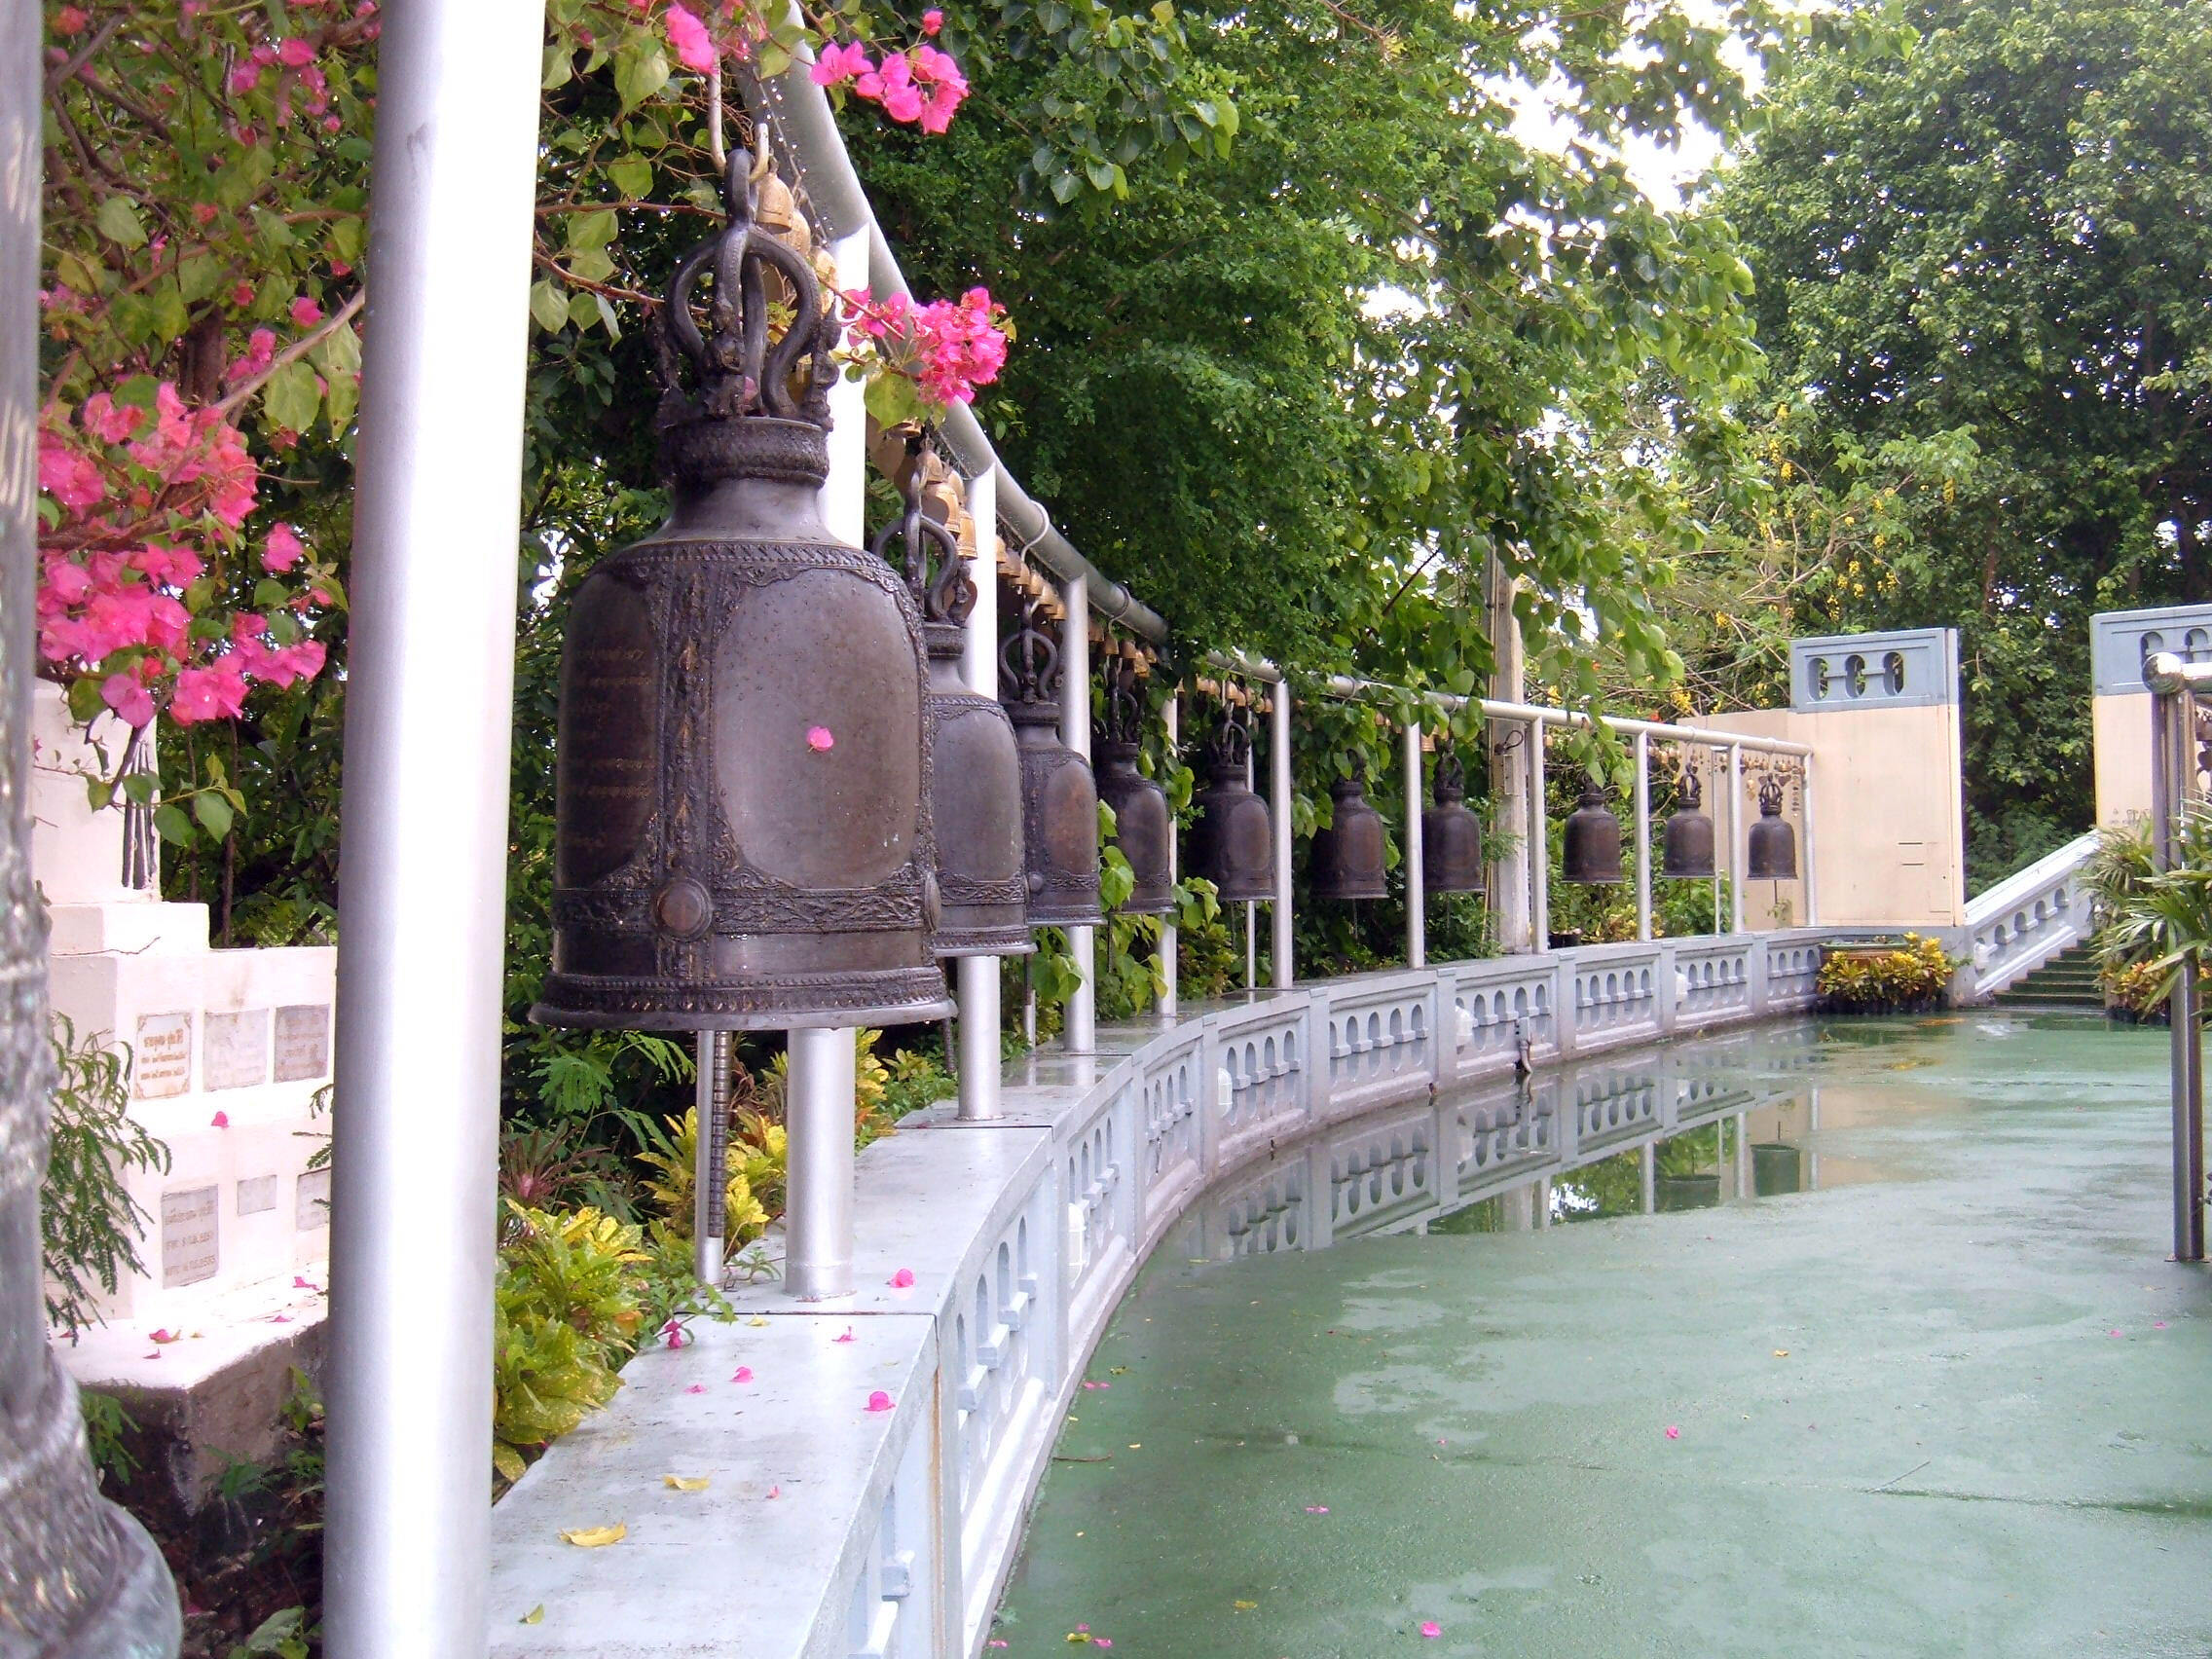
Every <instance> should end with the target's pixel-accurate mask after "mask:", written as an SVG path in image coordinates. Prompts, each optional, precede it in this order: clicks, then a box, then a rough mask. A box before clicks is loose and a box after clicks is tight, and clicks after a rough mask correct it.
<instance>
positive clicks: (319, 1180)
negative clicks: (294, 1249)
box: [293, 1169, 330, 1233]
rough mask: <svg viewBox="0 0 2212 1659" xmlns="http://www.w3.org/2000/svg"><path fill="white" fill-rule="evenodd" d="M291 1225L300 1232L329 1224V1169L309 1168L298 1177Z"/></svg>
mask: <svg viewBox="0 0 2212 1659" xmlns="http://www.w3.org/2000/svg"><path fill="white" fill-rule="evenodd" d="M295 1203H296V1206H297V1207H296V1210H295V1213H294V1215H293V1227H294V1229H295V1231H297V1232H300V1233H309V1232H313V1230H314V1229H315V1228H318V1227H328V1226H329V1225H330V1171H329V1170H327V1169H311V1170H309V1171H308V1172H307V1173H306V1174H305V1175H302V1176H301V1177H300V1185H299V1190H298V1193H297V1195H296V1198H295Z"/></svg>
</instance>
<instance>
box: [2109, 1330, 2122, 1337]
mask: <svg viewBox="0 0 2212 1659" xmlns="http://www.w3.org/2000/svg"><path fill="white" fill-rule="evenodd" d="M2110 1334H2111V1335H2113V1336H2116V1337H2117V1336H2119V1335H2120V1333H2119V1332H2118V1331H2114V1332H2112V1333H2110Z"/></svg>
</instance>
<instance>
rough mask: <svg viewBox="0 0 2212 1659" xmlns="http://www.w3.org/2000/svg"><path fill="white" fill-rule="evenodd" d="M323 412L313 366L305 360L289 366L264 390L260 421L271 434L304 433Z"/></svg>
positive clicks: (272, 379) (280, 370) (276, 375)
mask: <svg viewBox="0 0 2212 1659" xmlns="http://www.w3.org/2000/svg"><path fill="white" fill-rule="evenodd" d="M321 408H322V392H321V391H320V390H319V389H318V388H317V387H316V386H315V384H314V365H313V364H312V363H310V362H308V361H307V359H305V358H304V357H303V358H299V359H296V360H295V361H292V362H289V363H286V364H285V365H284V366H283V367H282V368H280V369H278V370H277V371H276V373H275V374H274V375H271V376H270V377H269V384H268V385H267V386H265V387H262V388H261V417H262V420H263V421H265V422H266V423H267V424H268V425H269V428H270V430H272V431H279V432H305V431H306V430H307V429H308V428H309V427H310V426H312V425H313V424H314V418H315V416H316V414H317V413H319V412H320V410H321Z"/></svg>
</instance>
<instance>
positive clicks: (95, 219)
mask: <svg viewBox="0 0 2212 1659" xmlns="http://www.w3.org/2000/svg"><path fill="white" fill-rule="evenodd" d="M92 223H93V224H95V225H97V226H98V227H99V232H100V235H101V236H103V237H105V238H107V240H109V241H111V242H114V243H116V244H117V245H118V246H121V247H144V246H145V245H146V227H145V226H144V225H142V224H140V223H139V222H138V204H137V203H135V202H133V201H131V200H130V198H129V197H128V196H111V197H109V198H108V199H107V200H106V201H105V202H102V203H100V207H99V211H98V212H97V213H95V214H93V215H92Z"/></svg>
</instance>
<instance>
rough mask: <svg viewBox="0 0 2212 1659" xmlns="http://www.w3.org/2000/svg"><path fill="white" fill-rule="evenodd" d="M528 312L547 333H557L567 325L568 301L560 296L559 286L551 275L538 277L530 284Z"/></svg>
mask: <svg viewBox="0 0 2212 1659" xmlns="http://www.w3.org/2000/svg"><path fill="white" fill-rule="evenodd" d="M530 314H531V316H532V317H534V318H535V320H536V323H537V326H538V327H540V328H542V329H544V330H545V332H546V333H548V334H558V333H560V332H561V330H562V329H564V328H566V327H568V325H569V302H568V301H567V300H566V299H565V298H563V297H562V294H561V289H560V286H559V284H557V283H556V282H555V281H554V280H553V278H552V277H550V276H545V277H540V278H539V279H538V280H537V281H535V282H533V283H532V284H531V287H530Z"/></svg>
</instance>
